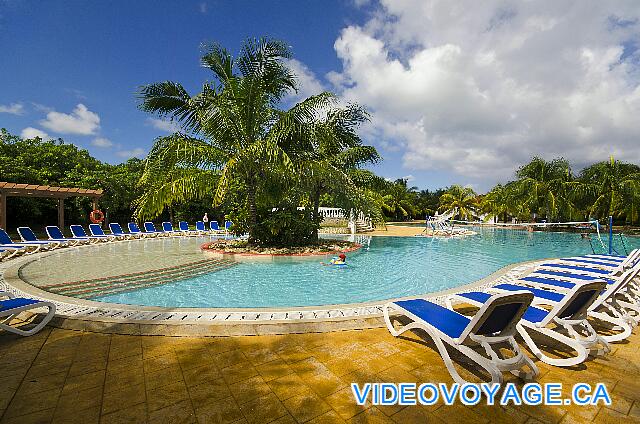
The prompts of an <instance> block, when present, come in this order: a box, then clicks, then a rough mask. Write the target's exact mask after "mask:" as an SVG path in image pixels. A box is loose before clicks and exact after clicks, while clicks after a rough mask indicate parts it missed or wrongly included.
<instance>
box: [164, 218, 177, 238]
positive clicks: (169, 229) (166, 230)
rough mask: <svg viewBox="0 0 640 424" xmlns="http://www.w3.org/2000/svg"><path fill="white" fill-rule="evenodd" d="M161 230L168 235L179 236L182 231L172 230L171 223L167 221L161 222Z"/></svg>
mask: <svg viewBox="0 0 640 424" xmlns="http://www.w3.org/2000/svg"><path fill="white" fill-rule="evenodd" d="M162 231H163V232H164V233H165V234H166V235H168V236H179V235H181V234H182V231H177V230H174V229H173V224H171V223H170V222H168V221H165V222H163V223H162Z"/></svg>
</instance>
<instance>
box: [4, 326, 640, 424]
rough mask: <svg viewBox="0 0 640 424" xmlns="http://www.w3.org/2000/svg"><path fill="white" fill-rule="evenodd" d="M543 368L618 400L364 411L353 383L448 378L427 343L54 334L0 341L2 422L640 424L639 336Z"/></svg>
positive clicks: (327, 337) (339, 336) (332, 337)
mask: <svg viewBox="0 0 640 424" xmlns="http://www.w3.org/2000/svg"><path fill="white" fill-rule="evenodd" d="M636 333H637V332H636ZM537 364H538V366H539V368H540V370H541V375H540V377H539V378H538V382H540V383H548V382H561V383H563V385H564V387H565V388H564V391H565V393H566V392H567V391H568V390H570V389H568V388H569V387H571V385H573V384H574V383H577V382H588V383H592V384H593V383H595V382H603V383H605V384H606V385H607V388H608V391H609V393H610V395H611V397H612V400H613V403H612V405H611V406H609V407H605V406H603V405H599V406H577V405H571V406H515V407H514V406H507V407H503V406H487V405H483V404H479V405H477V406H464V405H462V404H455V405H452V406H446V405H442V404H436V405H432V406H428V407H427V406H405V407H402V406H388V407H380V406H372V405H370V404H366V405H364V406H357V405H356V404H355V402H354V398H353V395H352V393H351V389H350V388H349V385H350V383H352V382H357V383H365V382H391V383H394V382H395V383H400V382H415V383H423V382H435V383H440V382H443V383H451V382H452V380H451V378H450V377H449V374H448V372H447V370H446V368H445V367H444V364H443V362H442V360H441V359H440V357H439V355H438V354H437V352H436V351H435V350H434V349H433V348H432V347H431V346H429V345H427V344H426V343H424V342H423V341H421V339H420V338H418V337H417V336H415V335H414V334H411V333H407V336H406V337H400V338H394V337H392V336H391V335H390V334H389V332H388V331H387V330H386V329H368V330H356V331H341V332H332V333H321V334H318V333H310V334H288V335H278V336H274V335H272V336H249V337H201V338H190V337H164V336H132V335H116V334H104V333H93V332H87V331H73V330H63V329H55V328H50V327H46V328H45V329H44V330H42V331H41V332H40V333H38V334H36V335H34V336H32V337H28V338H21V337H19V336H14V335H10V334H7V333H1V334H0V375H1V376H2V388H1V389H0V417H1V418H0V423H2V424H9V423H20V424H30V423H75V422H82V423H84V424H91V423H103V424H106V423H195V422H198V423H202V424H205V423H206V424H211V423H237V424H241V423H278V424H286V423H302V422H309V423H316V424H317V423H343V422H350V423H403V424H405V423H414V422H415V423H418V422H419V423H424V422H439V423H444V422H474V423H489V422H504V423H507V422H509V423H511V422H515V423H531V424H533V423H540V422H544V423H558V422H562V423H588V422H598V423H620V422H625V423H635V422H640V379H639V378H638V376H640V336H638V334H635V335H633V336H632V337H631V338H630V339H629V340H628V342H627V343H621V344H615V345H613V352H612V353H611V354H609V355H607V356H604V357H598V358H596V359H592V360H589V361H587V362H586V363H584V364H582V365H580V366H576V367H573V368H571V369H562V368H554V367H549V366H546V365H544V364H541V363H539V362H538V363H537ZM462 374H463V376H465V378H469V376H472V374H470V373H469V372H466V370H465V369H462ZM505 379H506V381H513V382H519V380H517V379H516V378H515V377H513V376H511V375H509V374H507V375H505ZM518 384H520V385H521V384H522V383H518Z"/></svg>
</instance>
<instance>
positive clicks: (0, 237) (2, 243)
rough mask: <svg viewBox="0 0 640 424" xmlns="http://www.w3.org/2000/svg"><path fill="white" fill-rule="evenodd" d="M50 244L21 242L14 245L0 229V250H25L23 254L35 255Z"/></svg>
mask: <svg viewBox="0 0 640 424" xmlns="http://www.w3.org/2000/svg"><path fill="white" fill-rule="evenodd" d="M49 246H50V244H49V243H46V242H44V241H43V242H28V243H27V242H22V243H16V242H14V241H13V240H11V237H9V234H7V232H6V231H5V230H3V229H1V228H0V249H3V250H20V249H25V250H24V252H25V253H36V252H38V251H40V249H46V248H47V247H49Z"/></svg>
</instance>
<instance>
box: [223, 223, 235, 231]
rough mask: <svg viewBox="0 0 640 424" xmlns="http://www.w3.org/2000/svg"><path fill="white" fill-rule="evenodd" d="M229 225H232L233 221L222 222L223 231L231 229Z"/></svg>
mask: <svg viewBox="0 0 640 424" xmlns="http://www.w3.org/2000/svg"><path fill="white" fill-rule="evenodd" d="M231 227H233V222H231V221H225V222H224V230H225V231H229V230H231Z"/></svg>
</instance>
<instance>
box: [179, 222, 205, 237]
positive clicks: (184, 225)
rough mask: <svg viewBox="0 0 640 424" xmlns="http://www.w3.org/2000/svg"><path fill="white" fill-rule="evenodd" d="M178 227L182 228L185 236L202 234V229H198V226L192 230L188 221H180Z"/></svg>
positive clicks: (181, 231) (181, 230)
mask: <svg viewBox="0 0 640 424" xmlns="http://www.w3.org/2000/svg"><path fill="white" fill-rule="evenodd" d="M196 227H197V226H196ZM178 228H179V229H180V233H182V234H184V235H185V236H197V235H199V234H200V231H198V230H197V228H196V229H195V230H190V229H189V224H187V221H180V222H178Z"/></svg>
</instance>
